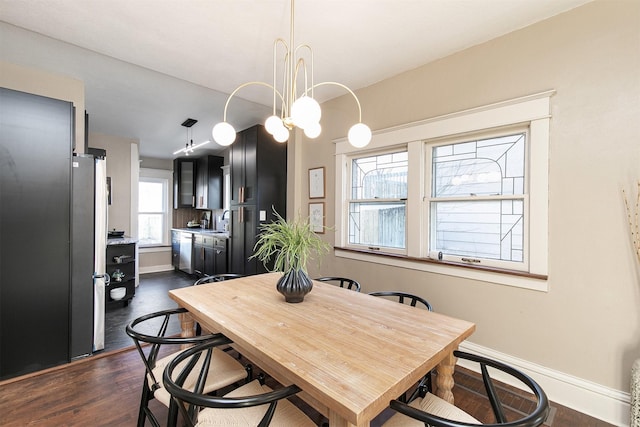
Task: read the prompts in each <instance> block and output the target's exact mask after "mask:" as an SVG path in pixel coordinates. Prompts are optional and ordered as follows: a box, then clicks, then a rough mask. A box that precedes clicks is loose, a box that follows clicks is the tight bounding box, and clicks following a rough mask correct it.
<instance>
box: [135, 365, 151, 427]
mask: <svg viewBox="0 0 640 427" xmlns="http://www.w3.org/2000/svg"><path fill="white" fill-rule="evenodd" d="M150 399H151V390H149V387H148V386H147V377H146V376H145V378H144V381H143V382H142V397H141V398H140V409H139V410H138V424H137V426H138V427H144V421H145V418H146V416H147V413H146V408H147V407H148V406H149V400H150Z"/></svg>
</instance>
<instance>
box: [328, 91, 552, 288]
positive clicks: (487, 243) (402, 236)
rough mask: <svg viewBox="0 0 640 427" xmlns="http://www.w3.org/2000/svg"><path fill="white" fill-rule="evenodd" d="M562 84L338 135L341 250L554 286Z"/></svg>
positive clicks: (416, 266)
mask: <svg viewBox="0 0 640 427" xmlns="http://www.w3.org/2000/svg"><path fill="white" fill-rule="evenodd" d="M553 93H554V91H548V92H544V93H540V94H536V95H531V96H527V97H523V98H518V99H514V100H509V101H504V102H501V103H497V104H492V105H488V106H483V107H478V108H474V109H471V110H467V111H462V112H458V113H453V114H448V115H446V116H442V117H436V118H432V119H428V120H424V121H421V122H416V123H412V124H408V125H403V126H398V127H395V128H392V129H389V130H382V131H378V132H375V133H374V135H373V138H372V141H371V143H370V144H369V146H368V147H367V148H366V151H362V149H357V148H354V147H352V146H350V145H349V144H348V142H347V141H346V139H345V140H339V141H336V212H335V214H336V226H335V227H336V241H335V248H336V251H335V254H336V256H338V257H345V258H351V259H358V260H362V261H368V262H375V263H381V264H387V265H393V266H397V267H402V268H410V269H417V270H423V271H430V272H436V273H440V274H446V275H453V276H458V277H465V278H471V279H475V280H480V281H486V282H492V283H500V284H505V285H512V286H519V287H524V288H529V289H537V290H546V289H547V282H546V278H547V265H548V262H547V261H548V259H547V258H548V251H547V246H548V238H547V230H548V150H549V122H550V115H549V111H550V97H551V96H552V95H553ZM380 255H389V256H380Z"/></svg>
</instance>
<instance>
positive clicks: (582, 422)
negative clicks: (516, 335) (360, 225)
mask: <svg viewBox="0 0 640 427" xmlns="http://www.w3.org/2000/svg"><path fill="white" fill-rule="evenodd" d="M192 283H193V280H192V278H190V277H188V276H186V275H183V274H182V273H173V272H171V273H156V274H150V275H145V277H144V278H141V283H140V286H139V291H138V292H137V297H136V298H134V300H133V301H132V303H131V304H130V307H131V308H132V309H131V310H123V311H119V312H118V313H117V315H116V314H114V313H112V315H111V318H112V320H113V319H118V322H122V324H121V325H120V326H121V328H120V329H122V330H124V325H125V324H126V323H127V322H128V321H129V319H130V318H133V317H137V316H139V315H141V314H144V313H147V312H151V311H156V310H160V309H164V308H170V307H174V306H175V304H174V303H173V302H172V301H171V300H170V299H168V298H166V291H167V289H170V288H172V287H181V286H188V285H191V284H192ZM146 285H149V286H148V288H147V286H146ZM143 287H144V288H143ZM152 288H153V289H152ZM147 291H148V293H147ZM163 294H164V295H163ZM143 295H145V298H142V296H143ZM148 295H155V296H148ZM143 299H144V300H145V301H142V300H143ZM136 300H138V301H139V305H140V307H138V306H137V305H134V303H135V302H136ZM146 300H148V301H146ZM138 310H145V311H143V312H139V311H138ZM127 313H128V314H127ZM113 321H114V322H115V320H113ZM111 327H113V331H114V334H113V335H112V336H113V340H110V342H111V343H112V345H111V346H112V347H113V348H115V347H120V346H122V345H124V348H121V349H113V348H112V349H111V350H105V351H103V352H100V353H97V354H96V355H94V356H91V357H88V358H85V359H82V360H79V361H75V362H73V363H70V364H68V365H64V366H60V367H56V368H52V369H49V370H46V371H41V372H38V373H34V374H30V375H26V376H24V377H19V378H15V379H11V380H7V381H4V382H0V426H4V427H9V426H11V427H13V426H16V427H18V426H20V427H22V426H47V427H48V426H56V427H57V426H83V427H84V426H135V425H136V420H137V414H138V404H139V399H140V392H141V388H142V378H143V374H144V367H143V365H142V362H141V360H140V356H139V355H138V353H137V351H136V350H135V349H133V348H131V347H130V346H131V342H130V339H129V337H127V336H126V334H124V336H125V337H126V338H127V339H128V340H129V341H128V342H127V341H126V340H121V339H120V338H117V335H118V334H117V332H118V329H119V327H118V326H116V325H115V324H112V325H110V328H111ZM454 377H455V382H456V385H455V387H454V390H453V392H454V395H455V396H456V404H457V405H458V406H460V407H461V408H462V409H464V410H466V411H468V412H470V413H471V414H472V415H474V416H475V417H476V418H478V419H480V420H481V421H483V422H491V421H493V420H492V418H491V416H490V411H491V409H490V407H489V405H488V403H487V401H486V400H485V398H484V397H482V396H481V395H480V393H479V392H478V390H480V389H481V388H482V382H481V380H480V379H479V376H478V375H477V374H475V373H473V372H470V371H467V370H465V369H463V368H457V369H456V373H455V375H454ZM270 381H271V380H270ZM500 389H501V390H500V393H501V394H502V396H503V402H505V403H507V402H508V405H509V406H510V407H511V408H512V410H513V411H515V412H517V411H521V410H525V409H526V407H527V405H530V404H531V401H530V399H529V397H528V396H527V395H526V394H524V393H523V392H521V391H519V390H516V389H513V388H511V387H509V386H504V387H501V388H500ZM296 403H298V404H300V405H301V406H302V407H303V409H304V410H305V412H307V413H308V414H309V415H310V416H311V417H312V419H314V420H315V421H316V422H317V423H319V424H321V423H322V422H323V421H324V419H323V418H322V416H321V415H319V414H318V413H317V412H315V411H314V410H313V409H311V408H309V407H308V406H306V405H304V404H303V403H302V402H299V401H296ZM151 408H152V410H153V411H154V413H156V414H158V417H159V419H160V420H163V419H165V417H166V412H167V410H166V408H165V407H164V406H163V405H161V404H160V403H158V402H157V401H152V402H151ZM390 414H391V413H390V411H385V412H383V413H382V414H381V415H380V416H379V417H378V418H377V419H376V420H375V422H374V423H373V424H372V425H376V426H377V425H380V424H381V423H382V422H383V421H384V420H385V419H386V418H388V416H389V415H390ZM147 425H148V423H147ZM545 425H547V426H549V427H578V426H579V427H606V426H610V424H607V423H605V422H602V421H599V420H597V419H594V418H591V417H589V416H587V415H584V414H581V413H578V412H576V411H573V410H571V409H569V408H566V407H563V406H561V405H558V404H556V403H552V411H551V414H550V417H549V419H548V420H547V423H546V424H545Z"/></svg>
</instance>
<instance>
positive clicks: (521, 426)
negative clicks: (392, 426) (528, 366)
mask: <svg viewBox="0 0 640 427" xmlns="http://www.w3.org/2000/svg"><path fill="white" fill-rule="evenodd" d="M454 356H455V357H457V358H459V359H465V360H468V361H471V362H475V363H478V364H479V365H480V371H481V372H482V380H483V382H484V386H485V391H486V395H487V397H488V399H489V402H490V403H491V408H492V409H493V414H494V416H495V421H496V422H495V423H494V424H483V425H484V426H493V427H500V426H505V425H507V426H509V427H537V426H541V425H542V424H543V423H544V422H545V421H546V419H547V417H548V416H549V399H548V398H547V395H546V394H545V392H544V390H542V388H541V387H540V385H539V384H538V383H537V382H535V381H534V380H533V379H532V378H531V377H530V376H528V375H526V374H525V373H523V372H521V371H519V370H517V369H515V368H513V367H512V366H509V365H506V364H504V363H502V362H498V361H497V360H492V359H488V358H486V357H483V356H477V355H474V354H470V353H465V352H462V351H454ZM488 367H491V368H494V369H497V370H499V371H502V372H504V373H506V374H508V375H510V376H512V377H514V378H515V379H517V380H519V381H520V382H521V383H522V384H524V385H525V386H526V388H528V389H529V391H531V393H533V396H534V397H535V399H536V406H535V408H533V409H532V410H531V411H528V413H525V414H522V415H521V417H520V418H518V419H514V420H509V421H508V420H507V417H506V416H505V410H504V407H503V405H502V402H500V398H499V396H498V393H497V391H496V385H495V384H494V382H493V379H492V378H491V376H490V375H489V370H488ZM410 403H411V402H409V403H405V402H401V401H399V400H392V401H391V402H390V406H391V408H392V409H393V410H395V411H397V412H400V413H402V414H404V415H406V416H408V417H411V418H413V419H416V420H418V421H421V422H423V423H425V425H432V426H434V427H435V426H447V427H456V426H468V425H469V424H466V423H461V422H456V421H454V420H449V419H445V418H442V417H440V416H436V415H434V414H430V413H428V412H424V411H422V410H420V409H418V408H416V407H415V406H410ZM445 404H446V405H449V404H448V403H445ZM448 412H449V413H451V412H450V411H448ZM518 414H521V412H518ZM392 418H393V417H392Z"/></svg>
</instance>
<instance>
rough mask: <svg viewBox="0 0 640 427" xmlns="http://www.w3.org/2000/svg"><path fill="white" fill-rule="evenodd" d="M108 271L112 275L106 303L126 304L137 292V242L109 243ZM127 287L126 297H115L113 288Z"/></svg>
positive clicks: (110, 304) (108, 304)
mask: <svg viewBox="0 0 640 427" xmlns="http://www.w3.org/2000/svg"><path fill="white" fill-rule="evenodd" d="M113 240H115V239H113ZM107 273H108V274H109V276H110V277H111V281H110V283H109V285H108V286H106V287H105V305H106V307H111V306H113V305H121V304H124V305H125V306H127V305H129V301H130V300H131V298H133V297H134V296H135V294H136V244H135V243H116V244H113V243H111V242H109V243H108V244H107ZM117 288H125V294H124V297H122V298H119V299H114V298H112V297H111V290H112V289H117Z"/></svg>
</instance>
